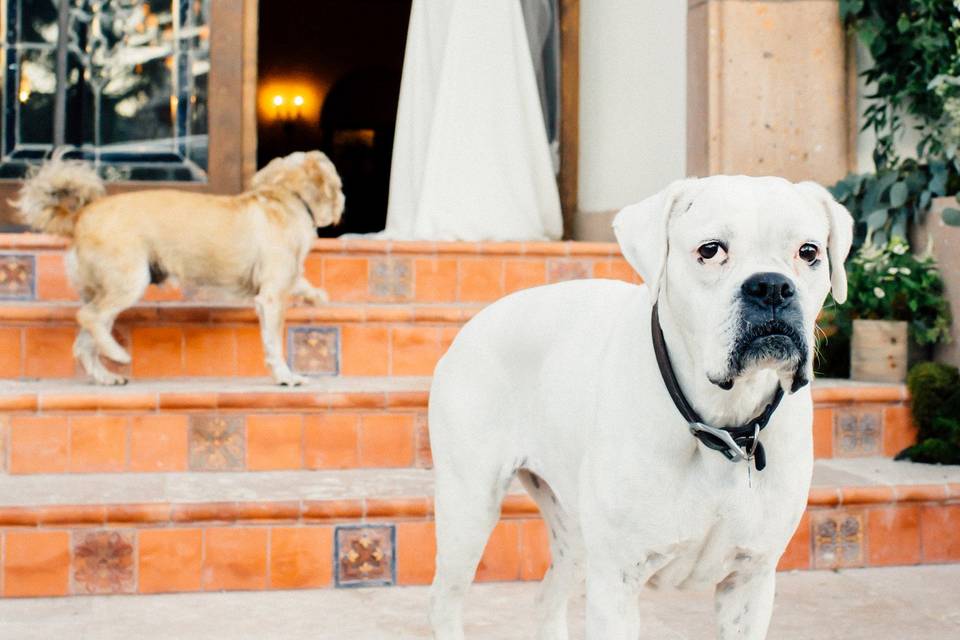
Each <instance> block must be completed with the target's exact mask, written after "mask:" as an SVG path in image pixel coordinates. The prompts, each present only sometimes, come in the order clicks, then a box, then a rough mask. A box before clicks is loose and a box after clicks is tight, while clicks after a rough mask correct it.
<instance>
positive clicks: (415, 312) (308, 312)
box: [0, 302, 484, 325]
mask: <svg viewBox="0 0 960 640" xmlns="http://www.w3.org/2000/svg"><path fill="white" fill-rule="evenodd" d="M483 306H484V305H483V304H473V303H463V304H457V303H453V304H451V303H443V304H386V305H385V304H379V303H373V304H351V303H333V304H329V305H320V306H317V307H309V306H292V307H290V308H289V309H287V311H286V315H285V320H286V322H287V323H288V324H289V323H291V322H294V323H297V322H299V323H303V322H331V323H332V322H411V323H415V322H432V323H449V324H462V323H464V322H466V321H467V320H469V319H470V318H472V317H473V316H475V315H476V314H477V313H478V312H479V311H480V310H481V309H482V308H483ZM78 309H79V306H78V305H76V304H64V303H62V302H46V303H45V302H39V303H35V304H18V305H11V304H0V325H21V324H22V325H31V324H64V323H75V322H76V315H77V310H78ZM146 322H169V323H174V322H176V323H194V324H256V323H257V322H258V319H257V314H256V311H255V310H254V308H253V305H252V304H251V305H249V306H236V305H233V306H226V305H216V304H213V305H209V306H206V305H198V304H183V303H175V304H157V305H140V306H136V307H131V308H130V309H127V310H125V311H124V312H123V313H121V314H120V316H119V317H118V318H117V323H119V324H125V323H146Z"/></svg>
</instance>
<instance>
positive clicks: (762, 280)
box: [741, 273, 796, 309]
mask: <svg viewBox="0 0 960 640" xmlns="http://www.w3.org/2000/svg"><path fill="white" fill-rule="evenodd" d="M741 290H742V291H743V297H744V298H746V299H747V300H749V301H751V302H753V303H754V304H757V305H759V306H761V307H768V308H770V309H779V308H780V307H783V306H786V305H788V304H790V301H791V299H792V298H793V294H794V293H796V290H795V289H794V287H793V283H792V282H791V281H790V279H789V278H787V277H786V276H783V275H780V274H779V273H755V274H753V275H752V276H750V277H749V278H747V279H746V280H744V282H743V286H742V287H741Z"/></svg>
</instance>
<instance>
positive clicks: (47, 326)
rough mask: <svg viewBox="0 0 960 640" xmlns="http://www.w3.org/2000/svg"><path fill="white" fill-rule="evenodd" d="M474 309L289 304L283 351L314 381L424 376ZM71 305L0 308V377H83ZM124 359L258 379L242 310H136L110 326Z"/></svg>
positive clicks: (248, 321)
mask: <svg viewBox="0 0 960 640" xmlns="http://www.w3.org/2000/svg"><path fill="white" fill-rule="evenodd" d="M479 308H480V307H479V306H478V305H394V306H386V305H377V306H363V305H327V306H323V307H316V308H314V307H295V308H293V309H291V312H290V314H288V317H287V323H286V333H285V338H286V339H285V340H284V348H285V351H286V356H287V360H288V362H289V363H290V365H291V367H292V368H293V369H294V370H296V371H299V372H300V373H304V374H308V375H317V376H387V375H394V376H423V375H430V374H431V373H433V368H434V366H435V365H436V363H437V361H438V360H439V359H440V356H441V355H442V354H443V353H444V352H445V351H446V349H447V347H448V346H449V345H450V343H451V342H452V341H453V339H454V337H455V336H456V334H457V332H458V331H459V330H460V327H461V326H462V324H463V323H464V322H466V321H467V320H469V319H470V318H471V317H472V316H473V314H475V313H476V312H477V310H478V309H479ZM74 313H75V307H69V306H54V305H42V304H37V305H27V306H10V305H6V306H4V305H0V378H9V379H21V380H30V379H45V378H70V377H74V378H85V377H86V376H85V374H84V372H83V371H82V370H81V369H80V367H79V365H78V363H77V362H76V361H75V359H74V358H73V355H72V345H73V341H74V339H75V338H76V334H77V326H76V322H75V321H74V320H73V315H74ZM115 334H116V336H117V339H118V340H119V341H120V342H121V343H122V344H124V345H125V346H126V347H127V349H128V351H129V353H130V355H131V357H132V358H133V362H132V364H131V365H128V366H124V367H118V366H117V365H113V364H110V365H109V366H111V367H112V368H116V369H117V370H118V371H120V372H122V373H124V375H127V376H129V377H132V378H137V379H144V378H179V377H199V376H206V377H260V376H266V375H267V369H266V366H265V365H264V361H263V347H262V345H261V338H260V329H259V326H258V325H257V319H256V314H255V313H254V311H253V309H251V308H237V307H196V306H184V305H171V306H153V307H150V306H145V307H136V308H133V309H131V310H129V311H128V312H127V313H125V314H123V315H122V316H121V318H120V321H119V322H118V323H117V325H116V327H115Z"/></svg>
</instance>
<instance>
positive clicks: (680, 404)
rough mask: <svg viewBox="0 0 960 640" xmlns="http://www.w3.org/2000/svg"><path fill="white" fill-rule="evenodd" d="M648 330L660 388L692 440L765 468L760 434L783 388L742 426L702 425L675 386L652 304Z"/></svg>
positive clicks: (727, 456) (764, 453) (735, 458)
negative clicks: (685, 424) (660, 380)
mask: <svg viewBox="0 0 960 640" xmlns="http://www.w3.org/2000/svg"><path fill="white" fill-rule="evenodd" d="M650 329H651V333H652V334H653V352H654V353H655V354H656V356H657V366H658V367H659V368H660V376H661V377H662V378H663V384H664V386H666V387H667V392H668V393H669V394H670V397H671V398H672V399H673V404H675V405H676V406H677V410H678V411H679V412H680V415H682V416H683V419H684V420H686V421H687V424H689V425H690V433H691V434H693V437H694V438H696V439H697V440H699V441H700V442H702V443H703V444H705V445H706V446H707V447H709V448H710V449H713V450H714V451H719V452H720V453H722V454H723V455H724V457H726V459H727V460H729V461H731V462H739V461H740V460H747V461H748V462H749V461H751V460H752V461H753V463H754V464H755V465H756V467H757V471H763V468H764V467H766V466H767V455H766V452H764V450H763V443H762V442H760V432H761V431H762V430H763V428H764V427H766V426H767V422H769V421H770V416H771V415H773V412H774V411H775V410H776V408H777V407H778V406H779V405H780V401H781V400H783V388H782V387H781V386H780V385H779V384H778V385H777V392H776V393H775V394H774V395H773V400H771V401H770V404H768V405H767V407H766V409H764V410H763V412H762V413H761V414H760V415H758V416H757V417H755V418H753V419H752V420H750V421H749V422H747V423H746V424H745V425H743V426H739V427H723V428H717V427H711V426H710V425H708V424H704V422H703V420H701V419H700V415H699V414H698V413H697V412H696V411H695V410H694V408H693V407H691V406H690V403H689V402H687V398H686V396H684V395H683V391H682V390H681V389H680V383H679V382H677V376H676V374H675V373H674V371H673V365H671V364H670V354H669V353H667V343H666V341H665V340H664V339H663V329H662V328H661V327H660V314H659V312H658V311H657V305H656V304H654V305H653V312H652V313H651V314H650Z"/></svg>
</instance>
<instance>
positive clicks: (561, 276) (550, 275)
mask: <svg viewBox="0 0 960 640" xmlns="http://www.w3.org/2000/svg"><path fill="white" fill-rule="evenodd" d="M592 276H593V269H592V268H591V266H590V262H589V261H588V260H548V261H547V281H548V282H563V281H564V280H582V279H583V278H590V277H592Z"/></svg>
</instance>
